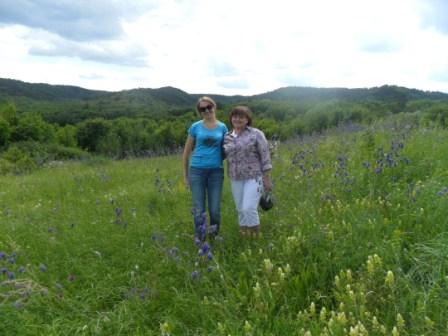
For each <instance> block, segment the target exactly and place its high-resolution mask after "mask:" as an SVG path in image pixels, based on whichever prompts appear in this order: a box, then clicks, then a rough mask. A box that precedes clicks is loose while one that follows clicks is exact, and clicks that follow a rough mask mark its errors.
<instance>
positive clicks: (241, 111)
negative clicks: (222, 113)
mask: <svg viewBox="0 0 448 336" xmlns="http://www.w3.org/2000/svg"><path fill="white" fill-rule="evenodd" d="M234 115H242V116H245V117H246V118H247V126H250V125H252V111H251V110H250V108H248V107H247V106H242V105H239V106H235V107H234V108H233V109H232V111H230V114H229V122H230V125H232V117H233V116H234Z"/></svg>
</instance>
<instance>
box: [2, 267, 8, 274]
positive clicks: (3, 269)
mask: <svg viewBox="0 0 448 336" xmlns="http://www.w3.org/2000/svg"><path fill="white" fill-rule="evenodd" d="M7 272H8V269H7V268H6V267H2V268H0V274H6V273H7Z"/></svg>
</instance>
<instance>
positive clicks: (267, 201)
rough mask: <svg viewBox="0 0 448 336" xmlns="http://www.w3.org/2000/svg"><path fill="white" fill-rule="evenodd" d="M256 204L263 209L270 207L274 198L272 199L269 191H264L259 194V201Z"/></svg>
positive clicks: (266, 209)
mask: <svg viewBox="0 0 448 336" xmlns="http://www.w3.org/2000/svg"><path fill="white" fill-rule="evenodd" d="M258 205H259V206H260V208H262V209H263V210H264V211H268V210H270V209H272V207H273V206H274V200H273V199H272V195H271V194H270V193H264V194H263V195H261V198H260V203H259V204H258Z"/></svg>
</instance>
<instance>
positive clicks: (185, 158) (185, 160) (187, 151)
mask: <svg viewBox="0 0 448 336" xmlns="http://www.w3.org/2000/svg"><path fill="white" fill-rule="evenodd" d="M193 148H194V138H193V137H192V136H191V135H189V136H188V137H187V141H186V142H185V147H184V153H183V155H182V167H183V171H184V183H185V185H186V186H187V187H189V186H190V183H189V181H188V164H189V161H190V155H191V152H192V151H193Z"/></svg>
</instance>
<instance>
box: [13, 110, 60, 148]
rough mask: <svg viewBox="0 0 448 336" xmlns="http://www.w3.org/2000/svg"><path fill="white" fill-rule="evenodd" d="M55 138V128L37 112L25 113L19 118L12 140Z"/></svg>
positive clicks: (43, 140)
mask: <svg viewBox="0 0 448 336" xmlns="http://www.w3.org/2000/svg"><path fill="white" fill-rule="evenodd" d="M53 138H54V128H53V127H52V126H51V125H50V124H48V123H47V122H45V121H44V120H43V119H42V117H41V116H40V115H39V114H37V113H29V114H25V115H23V116H21V117H20V118H18V122H17V126H15V127H13V129H12V135H11V139H12V141H27V140H35V141H41V142H47V141H51V140H52V139H53Z"/></svg>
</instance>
